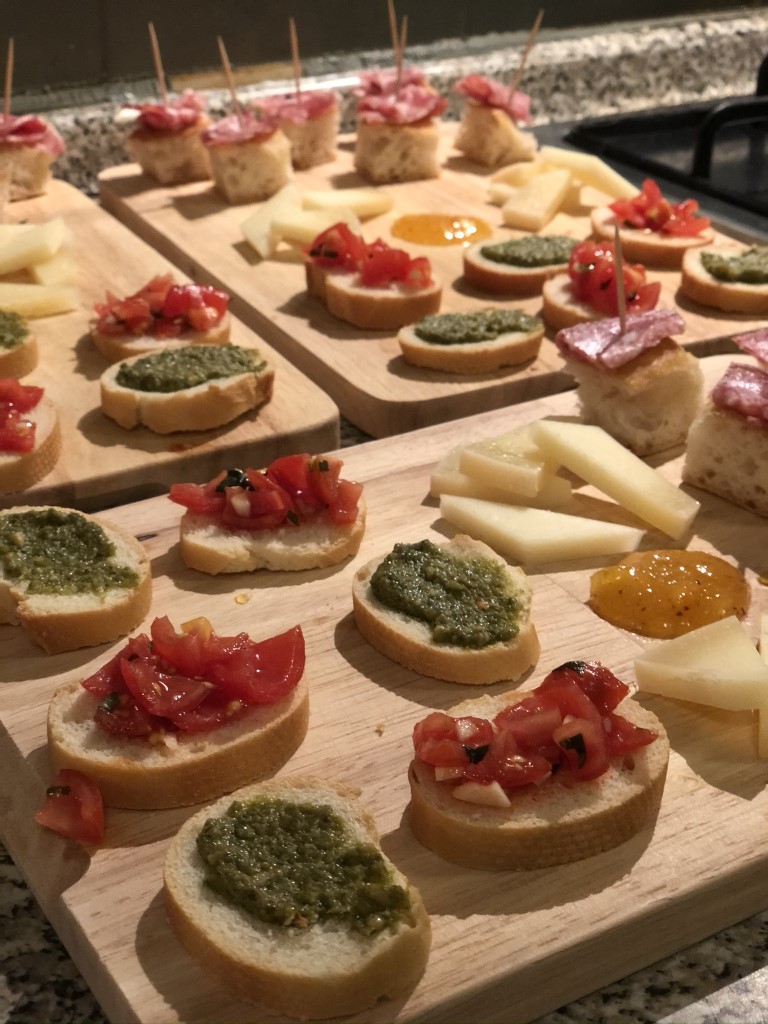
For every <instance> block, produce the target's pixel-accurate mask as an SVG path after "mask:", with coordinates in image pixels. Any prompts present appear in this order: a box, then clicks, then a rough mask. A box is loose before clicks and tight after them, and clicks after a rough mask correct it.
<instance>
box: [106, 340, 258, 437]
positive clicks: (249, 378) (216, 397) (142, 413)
mask: <svg viewBox="0 0 768 1024" xmlns="http://www.w3.org/2000/svg"><path fill="white" fill-rule="evenodd" d="M192 347H194V348H200V349H203V348H205V346H192ZM185 348H190V346H185ZM249 351H251V352H252V354H253V357H254V371H253V372H250V371H249V372H246V373H238V374H235V375H234V376H229V377H219V378H216V379H213V380H209V381H207V382H206V383H203V384H198V385H196V386H194V387H186V388H184V387H182V388H180V389H179V390H176V391H171V392H160V391H137V390H135V389H134V388H131V387H124V386H123V385H122V384H120V383H118V374H119V373H120V369H121V367H123V366H126V365H133V364H134V363H136V362H137V361H138V360H139V359H151V358H153V357H154V356H162V355H163V353H162V352H159V353H158V352H156V353H150V354H149V355H147V356H134V357H132V358H131V359H122V360H120V361H119V362H117V363H113V364H112V366H110V367H109V368H108V369H107V370H105V371H104V373H103V374H102V376H101V382H100V383H101V408H102V411H103V412H104V413H105V415H107V416H109V417H110V419H113V420H114V421H115V422H116V423H118V424H119V425H120V426H121V427H125V429H126V430H131V429H132V428H133V427H138V426H145V427H147V428H148V429H149V430H153V431H154V432H155V433H157V434H172V433H174V432H175V431H177V430H210V429H212V428H213V427H220V426H223V425H224V424H225V423H230V422H231V421H232V420H234V419H236V418H237V417H238V416H241V415H242V414H243V413H245V412H248V411H249V410H251V409H255V408H256V407H257V406H259V405H261V404H262V403H263V402H266V401H268V400H269V398H270V397H271V395H272V385H273V382H274V370H273V369H272V368H271V367H270V366H269V365H268V364H267V363H266V362H263V361H261V362H259V353H258V352H257V351H256V349H251V350H249Z"/></svg>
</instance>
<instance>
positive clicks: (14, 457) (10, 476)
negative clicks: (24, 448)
mask: <svg viewBox="0 0 768 1024" xmlns="http://www.w3.org/2000/svg"><path fill="white" fill-rule="evenodd" d="M25 418H26V419H29V420H31V421H32V422H33V423H34V424H35V446H34V448H33V449H32V451H29V452H0V494H10V493H12V492H14V491H24V490H26V489H27V488H28V487H31V486H32V484H36V483H37V481H38V480H42V479H43V477H44V476H48V474H49V473H50V472H51V470H52V469H53V467H54V466H55V465H56V463H57V462H58V461H59V456H60V455H61V426H60V424H59V414H58V412H57V410H56V406H55V405H54V404H53V402H52V401H51V400H50V398H47V397H46V396H45V395H43V397H42V398H41V399H40V401H39V402H38V404H37V405H36V406H35V408H34V409H30V411H29V412H28V413H25Z"/></svg>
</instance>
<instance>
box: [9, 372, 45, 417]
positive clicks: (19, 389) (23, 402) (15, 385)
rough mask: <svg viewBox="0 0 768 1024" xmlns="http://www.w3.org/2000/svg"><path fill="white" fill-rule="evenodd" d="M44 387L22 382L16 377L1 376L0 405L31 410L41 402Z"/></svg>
mask: <svg viewBox="0 0 768 1024" xmlns="http://www.w3.org/2000/svg"><path fill="white" fill-rule="evenodd" d="M42 397H43V389H42V388H38V387H34V386H33V385H31V384H21V383H20V382H19V381H18V380H16V378H15V377H0V405H10V406H12V407H13V408H14V409H18V411H19V412H29V411H30V409H34V408H35V406H36V405H38V404H39V402H40V399H41V398H42Z"/></svg>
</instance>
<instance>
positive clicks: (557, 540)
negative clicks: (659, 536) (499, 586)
mask: <svg viewBox="0 0 768 1024" xmlns="http://www.w3.org/2000/svg"><path fill="white" fill-rule="evenodd" d="M440 514H441V515H442V516H443V517H444V518H445V519H447V520H448V522H449V523H452V524H453V526H455V527H457V528H458V529H459V530H462V531H463V532H464V533H467V534H469V536H470V537H474V538H475V539H476V540H482V541H485V543H486V544H488V545H489V546H490V547H492V548H493V549H494V550H495V551H498V552H499V554H502V555H505V556H508V557H510V558H514V559H517V560H518V561H519V562H523V563H529V564H538V563H543V562H558V561H566V560H570V559H573V558H591V557H594V556H596V555H616V554H620V553H623V552H626V551H635V550H636V549H637V546H638V544H639V543H640V540H641V538H642V536H643V531H642V530H635V529H633V528H632V527H631V526H621V525H619V524H616V523H602V522H600V521H599V520H597V519H583V518H581V517H580V516H569V515H565V514H564V513H562V512H552V511H550V510H548V509H538V508H523V507H521V506H518V505H502V504H500V503H498V502H494V501H482V500H480V499H478V498H465V497H461V496H459V495H454V494H444V495H443V496H442V497H441V498H440Z"/></svg>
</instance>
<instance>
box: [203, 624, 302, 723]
mask: <svg viewBox="0 0 768 1024" xmlns="http://www.w3.org/2000/svg"><path fill="white" fill-rule="evenodd" d="M304 662H305V650H304V634H303V633H302V631H301V626H294V627H293V629H289V630H286V632H285V633H280V634H279V636H273V637H269V638H268V639H267V640H261V641H259V642H256V641H253V640H251V641H250V642H249V643H248V644H247V646H243V647H241V648H240V649H239V650H237V651H235V652H233V653H232V655H231V656H229V657H227V658H226V660H222V661H219V662H216V663H214V664H212V665H211V666H210V667H209V669H208V673H207V674H208V676H209V678H210V680H211V682H213V683H215V684H216V686H218V687H219V688H220V689H221V690H222V691H223V692H224V693H226V694H227V696H228V697H229V698H230V699H233V700H239V701H242V702H243V703H245V704H271V703H273V702H274V701H276V700H281V699H282V698H283V697H285V696H287V694H289V693H290V692H291V690H293V689H294V687H295V686H296V684H297V683H298V681H299V680H300V679H301V677H302V675H303V674H304Z"/></svg>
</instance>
